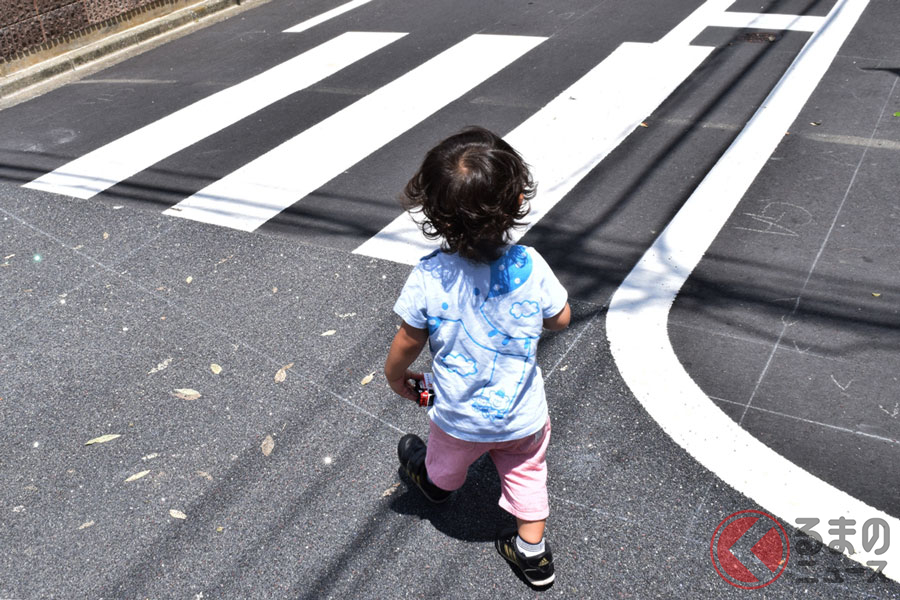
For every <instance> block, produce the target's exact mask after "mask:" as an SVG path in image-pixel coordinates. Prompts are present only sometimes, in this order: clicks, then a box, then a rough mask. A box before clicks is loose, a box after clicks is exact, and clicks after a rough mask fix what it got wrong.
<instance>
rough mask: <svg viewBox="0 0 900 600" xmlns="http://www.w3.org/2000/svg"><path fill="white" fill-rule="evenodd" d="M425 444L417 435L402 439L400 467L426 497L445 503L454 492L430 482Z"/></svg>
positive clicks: (407, 435) (398, 449) (399, 451)
mask: <svg viewBox="0 0 900 600" xmlns="http://www.w3.org/2000/svg"><path fill="white" fill-rule="evenodd" d="M425 451H426V446H425V442H423V441H422V438H420V437H419V436H417V435H413V434H411V433H407V434H406V435H404V436H403V437H402V438H400V443H399V444H397V456H398V457H399V458H400V466H402V467H403V470H404V471H405V472H406V474H407V475H409V478H410V479H412V480H413V483H415V484H416V486H417V487H418V488H419V489H420V490H422V493H423V494H425V497H426V498H428V499H429V500H430V501H432V502H434V503H441V502H445V501H446V500H447V498H449V497H450V494H451V493H452V492H448V491H447V490H442V489H441V488H439V487H438V486H436V485H434V484H433V483H431V482H430V481H428V472H427V471H426V470H425Z"/></svg>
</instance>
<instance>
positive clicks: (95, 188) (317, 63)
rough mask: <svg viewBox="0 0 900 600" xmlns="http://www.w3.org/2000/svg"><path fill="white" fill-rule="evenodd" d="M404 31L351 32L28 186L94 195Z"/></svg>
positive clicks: (195, 104) (84, 197)
mask: <svg viewBox="0 0 900 600" xmlns="http://www.w3.org/2000/svg"><path fill="white" fill-rule="evenodd" d="M404 35H406V34H405V33H361V32H349V33H345V34H343V35H340V36H338V37H336V38H334V39H332V40H329V41H327V42H325V43H324V44H321V45H320V46H317V47H315V48H313V49H311V50H308V51H307V52H304V53H303V54H300V55H299V56H296V57H294V58H292V59H290V60H288V61H286V62H284V63H281V64H280V65H277V66H275V67H272V68H271V69H269V70H267V71H264V72H263V73H260V74H259V75H256V76H255V77H251V78H250V79H248V80H246V81H243V82H241V83H239V84H237V85H234V86H232V87H230V88H227V89H225V90H222V91H221V92H218V93H216V94H213V95H212V96H208V97H206V98H204V99H203V100H199V101H197V102H195V103H193V104H191V105H190V106H187V107H185V108H183V109H181V110H179V111H177V112H174V113H172V114H171V115H168V116H166V117H164V118H162V119H160V120H158V121H155V122H154V123H151V124H149V125H147V126H145V127H142V128H140V129H138V130H136V131H134V132H132V133H130V134H128V135H126V136H124V137H121V138H119V139H117V140H115V141H113V142H110V143H109V144H107V145H105V146H103V147H101V148H99V149H97V150H94V151H93V152H90V153H88V154H85V155H84V156H81V157H80V158H77V159H75V160H73V161H71V162H69V163H67V164H65V165H63V166H61V167H60V168H58V169H56V170H55V171H52V172H51V173H48V174H46V175H44V176H42V177H39V178H38V179H35V180H34V181H32V182H31V183H27V184H25V187H27V188H32V189H36V190H43V191H47V192H53V193H55V194H63V195H66V196H75V197H76V198H83V199H87V198H91V197H93V196H94V195H96V194H99V193H100V192H102V191H103V190H105V189H107V188H109V187H111V186H113V185H115V184H116V183H118V182H120V181H123V180H125V179H127V178H129V177H131V176H132V175H134V174H135V173H138V172H140V171H142V170H144V169H146V168H148V167H150V166H152V165H154V164H156V163H157V162H159V161H161V160H163V159H165V158H166V157H168V156H171V155H172V154H174V153H176V152H178V151H180V150H183V149H184V148H187V147H188V146H190V145H191V144H194V143H196V142H198V141H200V140H202V139H204V138H206V137H208V136H210V135H212V134H214V133H216V132H217V131H220V130H222V129H224V128H225V127H227V126H229V125H232V124H234V123H236V122H237V121H239V120H241V119H243V118H245V117H247V116H249V115H251V114H253V113H255V112H256V111H258V110H260V109H262V108H265V107H266V106H268V105H269V104H272V103H273V102H276V101H278V100H280V99H282V98H285V97H286V96H289V95H290V94H293V93H295V92H297V91H299V90H302V89H304V88H306V87H308V86H310V85H312V84H314V83H316V82H317V81H320V80H322V79H324V78H325V77H328V76H329V75H332V74H334V73H336V72H338V71H340V70H341V69H343V68H344V67H346V66H347V65H350V64H352V63H354V62H356V61H358V60H360V59H361V58H363V57H365V56H368V55H369V54H371V53H373V52H375V51H377V50H380V49H381V48H383V47H385V46H387V45H388V44H390V43H391V42H394V41H396V40H398V39H399V38H401V37H403V36H404Z"/></svg>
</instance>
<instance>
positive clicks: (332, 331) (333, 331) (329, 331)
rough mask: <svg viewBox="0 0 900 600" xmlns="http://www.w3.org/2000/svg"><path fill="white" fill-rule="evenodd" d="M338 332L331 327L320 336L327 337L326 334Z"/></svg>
mask: <svg viewBox="0 0 900 600" xmlns="http://www.w3.org/2000/svg"><path fill="white" fill-rule="evenodd" d="M336 333H337V331H335V330H334V329H329V330H328V331H326V332H325V333H323V334H322V335H321V336H320V337H325V336H326V335H334V334H336Z"/></svg>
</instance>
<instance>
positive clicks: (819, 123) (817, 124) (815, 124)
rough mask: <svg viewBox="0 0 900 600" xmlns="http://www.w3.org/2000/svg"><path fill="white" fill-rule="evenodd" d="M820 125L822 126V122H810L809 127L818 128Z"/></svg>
mask: <svg viewBox="0 0 900 600" xmlns="http://www.w3.org/2000/svg"><path fill="white" fill-rule="evenodd" d="M821 124H822V121H812V122H810V125H812V126H813V127H818V126H819V125H821Z"/></svg>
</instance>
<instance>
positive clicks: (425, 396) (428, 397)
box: [415, 373, 434, 406]
mask: <svg viewBox="0 0 900 600" xmlns="http://www.w3.org/2000/svg"><path fill="white" fill-rule="evenodd" d="M415 384H416V393H417V394H419V406H431V405H433V404H434V381H433V380H432V375H431V373H425V376H424V378H423V379H422V380H419V381H416V382H415Z"/></svg>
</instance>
